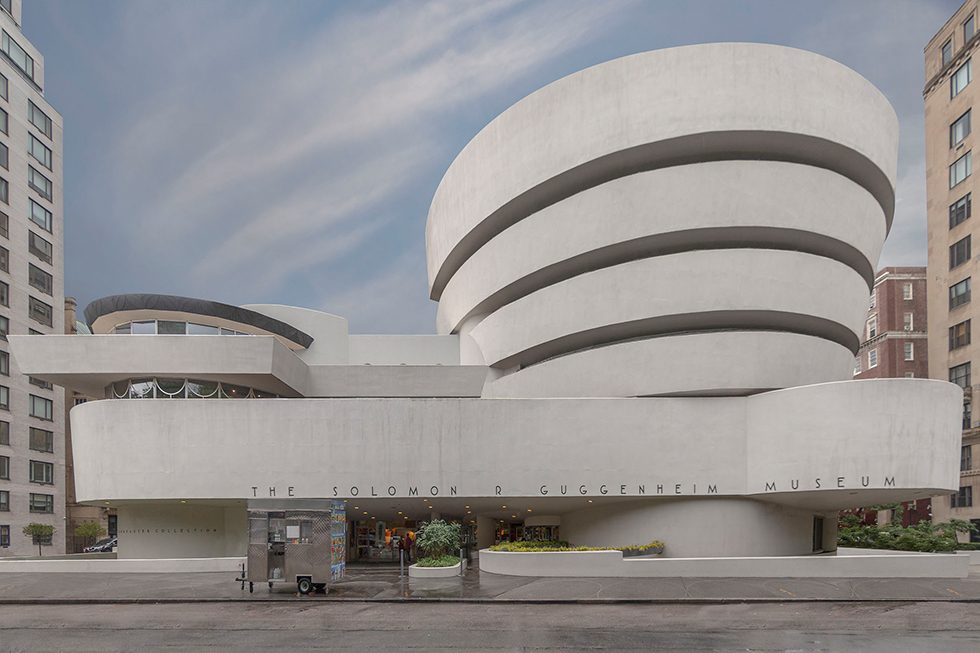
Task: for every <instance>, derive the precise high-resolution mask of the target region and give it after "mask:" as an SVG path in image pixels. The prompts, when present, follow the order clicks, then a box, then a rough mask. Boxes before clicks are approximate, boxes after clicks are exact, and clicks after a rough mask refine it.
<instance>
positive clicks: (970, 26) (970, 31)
mask: <svg viewBox="0 0 980 653" xmlns="http://www.w3.org/2000/svg"><path fill="white" fill-rule="evenodd" d="M976 32H977V25H976V22H975V21H974V19H973V14H970V17H969V18H967V19H966V20H964V21H963V43H966V42H968V41H969V40H970V39H972V38H973V35H974V34H976Z"/></svg>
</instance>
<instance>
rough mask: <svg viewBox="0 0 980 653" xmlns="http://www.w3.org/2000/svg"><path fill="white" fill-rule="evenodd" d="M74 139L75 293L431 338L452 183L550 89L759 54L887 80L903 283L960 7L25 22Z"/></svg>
mask: <svg viewBox="0 0 980 653" xmlns="http://www.w3.org/2000/svg"><path fill="white" fill-rule="evenodd" d="M24 4H25V8H24V31H25V33H26V34H27V36H28V38H30V39H31V40H32V42H33V43H34V44H35V45H37V46H38V47H39V48H40V49H41V51H42V52H43V53H44V55H45V77H46V85H47V88H46V93H47V96H48V98H49V99H50V101H51V102H52V103H53V104H54V105H55V107H57V109H58V110H59V111H60V112H61V113H62V114H63V115H64V120H65V168H64V174H65V214H66V215H65V232H66V238H65V240H66V242H65V260H66V290H67V292H68V294H71V295H74V296H76V297H77V298H78V299H79V302H80V303H81V304H82V305H83V306H84V305H85V304H86V303H87V302H88V301H90V300H92V299H94V298H96V297H100V296H103V295H109V294H114V293H123V292H139V291H145V292H161V293H172V294H182V295H190V296H198V297H206V298H211V299H217V300H221V301H225V302H229V303H233V304H240V303H249V302H276V303H286V304H294V305H300V306H307V307H311V308H316V309H321V310H326V311H329V312H332V313H337V314H340V315H345V316H347V317H348V318H349V319H350V323H351V330H352V331H353V332H361V333H427V332H432V330H433V328H434V327H433V323H434V314H435V305H434V303H433V302H431V301H430V300H429V299H428V298H427V292H426V275H425V264H424V227H425V217H426V212H427V209H428V204H429V201H430V200H431V198H432V194H433V192H434V191H435V188H436V185H437V184H438V182H439V179H440V178H441V176H442V174H443V172H444V171H445V169H446V167H447V166H448V165H449V163H450V162H451V161H452V159H453V157H454V156H455V155H456V153H457V152H458V151H459V150H460V149H461V148H462V147H463V146H464V145H465V144H466V142H467V141H468V140H469V139H470V138H471V137H472V136H473V135H474V134H475V133H476V132H477V131H479V130H480V128H482V127H483V126H484V125H485V124H486V123H487V122H488V121H490V120H491V119H492V118H493V117H494V116H495V115H497V114H498V113H500V112H501V111H503V110H504V109H506V108H507V107H508V106H509V105H511V104H512V103H514V102H515V101H516V100H518V99H520V98H521V97H523V96H524V95H527V94H528V93H530V92H531V91H533V90H535V89H536V88H538V87H540V86H542V85H544V84H546V83H548V82H550V81H553V80H555V79H557V78H559V77H561V76H563V75H566V74H569V73H572V72H574V71H576V70H578V69H581V68H583V67H586V66H589V65H592V64H596V63H599V62H602V61H605V60H608V59H612V58H615V57H619V56H622V55H626V54H630V53H634V52H640V51H643V50H651V49H656V48H664V47H670V46H676V45H684V44H690V43H700V42H707V41H761V42H769V43H779V44H784V45H790V46H795V47H799V48H804V49H808V50H813V51H815V52H819V53H822V54H824V55H827V56H829V57H832V58H834V59H837V60H839V61H841V62H843V63H845V64H847V65H849V66H851V67H852V68H854V69H855V70H857V71H858V72H860V73H861V74H863V75H864V76H865V77H867V78H868V79H870V80H871V81H872V82H873V83H875V84H876V85H877V86H878V87H879V88H881V89H882V90H883V91H884V93H885V94H886V95H887V96H888V97H889V99H890V100H891V102H892V103H893V105H894V106H895V108H896V110H897V112H898V115H899V118H900V120H901V127H902V134H901V135H902V146H901V156H900V161H899V185H898V208H897V212H896V218H895V226H894V228H893V230H892V233H891V236H890V238H889V242H888V244H887V245H886V249H885V253H884V255H883V259H882V264H883V265H901V264H910V265H924V264H925V258H926V238H925V174H924V170H925V168H924V163H923V160H922V152H923V133H922V132H923V125H922V96H921V91H922V86H923V81H924V80H923V65H922V48H923V46H924V45H925V43H926V41H927V40H928V39H929V38H930V37H931V36H932V34H933V33H934V32H935V31H936V30H937V29H938V28H939V27H940V26H941V25H942V24H943V23H944V22H945V20H946V19H947V18H948V17H949V15H950V14H952V12H953V11H954V10H955V9H956V8H957V7H958V6H959V4H960V2H959V0H840V1H834V0H821V1H816V2H815V1H813V0H738V1H734V0H686V1H684V2H681V1H680V0H678V1H674V2H668V1H667V0H646V1H643V0H604V1H602V2H599V1H595V0H583V1H581V2H576V1H573V0H537V1H529V2H518V1H513V0H500V1H486V0H481V1H475V2H464V1H463V0H445V1H433V2H424V1H422V0H412V1H408V2H387V3H386V2H371V1H358V2H354V1H350V2H339V1H338V2H326V1H321V0H277V1H273V0H264V1H259V0H227V1H222V0H170V1H168V2H160V1H159V0H127V1H126V2H120V1H118V0H71V1H70V2H69V1H68V0H25V1H24Z"/></svg>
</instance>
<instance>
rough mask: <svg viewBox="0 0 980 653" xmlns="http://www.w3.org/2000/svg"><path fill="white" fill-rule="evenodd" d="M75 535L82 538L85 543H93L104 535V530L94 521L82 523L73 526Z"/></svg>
mask: <svg viewBox="0 0 980 653" xmlns="http://www.w3.org/2000/svg"><path fill="white" fill-rule="evenodd" d="M75 535H76V536H78V537H81V538H84V540H85V541H86V542H88V541H91V542H95V541H96V540H98V539H99V538H100V537H102V536H103V535H105V529H104V528H102V525H101V524H99V522H95V521H83V522H82V523H80V524H78V525H77V526H75Z"/></svg>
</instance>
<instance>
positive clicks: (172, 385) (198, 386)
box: [106, 378, 279, 399]
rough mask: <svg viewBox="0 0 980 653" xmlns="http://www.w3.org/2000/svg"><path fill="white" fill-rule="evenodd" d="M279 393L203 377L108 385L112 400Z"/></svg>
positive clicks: (265, 396) (262, 396) (252, 396)
mask: <svg viewBox="0 0 980 653" xmlns="http://www.w3.org/2000/svg"><path fill="white" fill-rule="evenodd" d="M278 396H279V395H277V394H275V393H272V392H266V391H265V390H256V389H255V388H249V387H246V386H243V385H235V384H234V383H220V382H218V381H202V380H200V379H172V378H153V379H130V380H128V381H117V382H116V383H113V384H112V385H110V386H109V387H107V388H106V397H107V398H109V399H275V398H277V397H278Z"/></svg>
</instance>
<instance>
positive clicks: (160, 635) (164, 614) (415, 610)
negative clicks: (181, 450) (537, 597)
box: [0, 602, 980, 653]
mask: <svg viewBox="0 0 980 653" xmlns="http://www.w3.org/2000/svg"><path fill="white" fill-rule="evenodd" d="M978 616H980V611H978V608H977V605H976V604H970V603H938V602H931V603H915V602H902V603H847V604H843V603H818V604H801V603H793V604H778V603H776V604H727V605H515V604H509V605H508V604H500V605H485V604H483V605H479V604H458V603H457V604H419V603H414V604H412V603H215V604H168V605H71V606H65V605H33V606H29V605H6V606H3V608H2V611H0V650H2V651H99V652H105V651H133V650H139V651H147V650H151V651H152V650H163V649H165V650H167V651H170V652H180V651H200V650H203V649H209V650H235V651H252V650H255V651H258V650H263V651H269V650H271V649H278V650H290V649H292V650H299V649H302V650H324V651H347V652H350V651H373V652H374V653H377V651H386V650H391V651H396V650H400V651H405V650H410V651H416V650H421V651H456V652H458V651H537V652H547V651H651V650H655V651H684V652H687V651H821V652H826V651H848V652H852V651H862V652H864V653H877V652H879V651H880V652H882V653H885V652H887V653H896V652H898V651H915V652H919V653H931V652H934V651H935V652H940V651H941V652H943V653H958V652H959V651H963V652H967V651H969V652H970V653H975V652H976V651H977V650H980V619H978V618H977V617H978Z"/></svg>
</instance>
